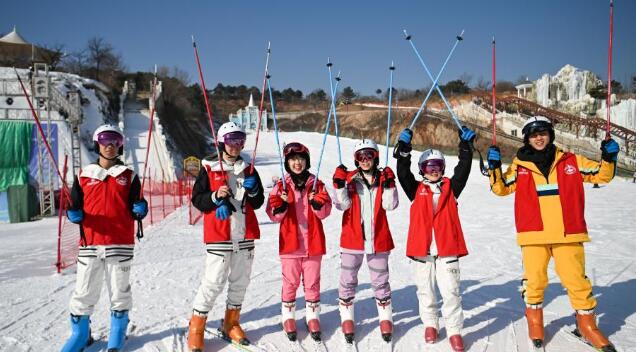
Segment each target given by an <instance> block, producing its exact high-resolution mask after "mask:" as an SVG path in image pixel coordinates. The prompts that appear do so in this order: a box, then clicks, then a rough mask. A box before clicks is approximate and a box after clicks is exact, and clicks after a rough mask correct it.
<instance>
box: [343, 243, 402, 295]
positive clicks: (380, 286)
mask: <svg viewBox="0 0 636 352" xmlns="http://www.w3.org/2000/svg"><path fill="white" fill-rule="evenodd" d="M365 255H366V256H367V265H368V267H369V274H370V276H371V287H372V288H373V291H374V293H375V298H377V299H379V300H382V299H385V298H389V297H391V285H390V284H389V252H383V253H375V254H364V253H359V254H358V253H355V254H354V253H340V286H339V287H338V295H339V296H340V298H343V299H347V298H353V297H354V296H355V295H356V287H357V286H358V271H359V270H360V267H361V266H362V261H363V260H364V256H365Z"/></svg>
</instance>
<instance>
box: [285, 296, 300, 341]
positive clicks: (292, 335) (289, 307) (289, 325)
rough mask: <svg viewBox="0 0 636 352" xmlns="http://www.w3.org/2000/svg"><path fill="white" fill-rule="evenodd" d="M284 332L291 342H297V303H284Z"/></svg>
mask: <svg viewBox="0 0 636 352" xmlns="http://www.w3.org/2000/svg"><path fill="white" fill-rule="evenodd" d="M281 313H282V314H281V315H282V319H283V321H282V323H283V331H284V332H285V334H287V338H288V339H289V341H292V342H293V341H296V338H297V336H296V302H283V304H282V307H281Z"/></svg>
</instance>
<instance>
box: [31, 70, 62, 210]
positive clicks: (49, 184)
mask: <svg viewBox="0 0 636 352" xmlns="http://www.w3.org/2000/svg"><path fill="white" fill-rule="evenodd" d="M30 77H31V82H30V83H31V92H32V96H33V101H34V103H35V108H36V110H37V111H36V112H37V115H38V117H40V120H42V112H43V111H45V112H46V139H47V141H49V143H50V141H51V131H52V126H51V104H50V91H51V80H50V77H49V68H48V65H47V64H45V63H33V73H32V74H31V75H30ZM36 141H37V162H38V173H37V181H38V196H39V197H38V198H39V200H40V214H41V215H42V216H47V215H55V203H54V199H53V197H54V189H53V170H52V168H53V167H57V165H53V163H52V161H51V160H49V158H48V156H47V150H46V147H45V145H44V141H43V140H42V137H41V136H40V134H36ZM54 157H55V156H54Z"/></svg>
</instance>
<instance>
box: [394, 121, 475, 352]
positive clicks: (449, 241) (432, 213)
mask: <svg viewBox="0 0 636 352" xmlns="http://www.w3.org/2000/svg"><path fill="white" fill-rule="evenodd" d="M412 136H413V132H411V130H409V129H405V130H404V131H402V132H401V133H400V137H399V141H398V144H397V146H396V148H395V151H394V156H395V157H396V158H397V159H398V160H397V173H398V180H399V181H400V185H402V189H403V190H404V193H406V196H407V197H408V198H409V199H410V200H411V202H412V203H411V212H410V223H409V232H408V239H407V242H406V255H407V256H408V257H409V258H411V259H412V260H413V266H414V269H415V284H416V285H417V297H418V299H419V309H420V318H421V319H422V323H423V324H424V327H425V329H424V339H425V341H426V342H427V343H434V342H435V341H436V340H437V336H438V330H439V328H438V320H437V298H436V297H435V285H436V284H437V286H438V288H439V291H440V293H441V294H442V299H443V303H442V314H443V315H444V319H445V323H446V324H445V325H446V334H447V336H449V342H450V345H451V348H452V349H453V351H456V352H459V351H464V343H463V339H462V335H461V329H462V326H463V323H464V316H463V312H462V306H461V295H460V291H459V258H460V257H463V256H465V255H467V254H468V250H467V249H466V244H465V242H464V234H463V232H462V227H461V224H460V221H459V214H458V212H457V197H459V195H460V193H461V192H462V190H463V189H464V187H465V186H466V181H467V180H468V175H469V174H470V168H471V164H472V157H473V152H472V148H471V147H470V143H471V142H472V140H473V139H474V138H475V133H474V132H473V131H471V130H470V129H468V128H467V127H464V128H462V130H461V131H460V142H459V163H458V164H457V166H456V167H455V170H454V174H453V177H451V178H447V177H444V171H445V169H446V162H445V159H444V155H443V154H442V153H441V152H440V151H439V150H436V149H427V150H425V151H423V152H422V154H421V156H420V158H419V161H418V163H417V164H418V169H419V170H420V175H422V176H423V179H422V181H417V180H415V176H413V173H412V172H411V154H410V151H411V149H412V147H411V138H412Z"/></svg>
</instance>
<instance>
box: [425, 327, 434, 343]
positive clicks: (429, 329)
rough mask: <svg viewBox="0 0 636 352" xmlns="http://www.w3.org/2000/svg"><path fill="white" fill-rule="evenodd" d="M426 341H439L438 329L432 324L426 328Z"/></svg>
mask: <svg viewBox="0 0 636 352" xmlns="http://www.w3.org/2000/svg"><path fill="white" fill-rule="evenodd" d="M424 341H425V342H426V343H435V342H437V329H436V328H434V327H432V326H428V327H426V329H424Z"/></svg>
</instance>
